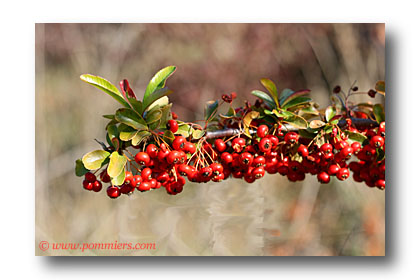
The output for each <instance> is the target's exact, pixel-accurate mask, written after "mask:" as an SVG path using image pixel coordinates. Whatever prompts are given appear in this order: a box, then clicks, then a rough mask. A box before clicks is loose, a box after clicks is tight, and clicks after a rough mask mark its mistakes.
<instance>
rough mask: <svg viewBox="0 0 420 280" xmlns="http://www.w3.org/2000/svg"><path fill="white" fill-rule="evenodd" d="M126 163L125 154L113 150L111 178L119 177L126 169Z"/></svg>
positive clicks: (110, 161) (109, 170) (110, 167)
mask: <svg viewBox="0 0 420 280" xmlns="http://www.w3.org/2000/svg"><path fill="white" fill-rule="evenodd" d="M126 163H127V158H126V157H125V156H121V155H120V154H119V153H118V152H117V151H115V152H113V153H112V154H111V156H110V157H109V165H108V169H107V172H108V175H109V176H110V177H111V178H115V177H117V176H118V175H120V173H121V171H123V170H124V167H125V164H126Z"/></svg>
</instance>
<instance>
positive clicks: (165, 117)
mask: <svg viewBox="0 0 420 280" xmlns="http://www.w3.org/2000/svg"><path fill="white" fill-rule="evenodd" d="M171 109H172V103H170V104H168V105H165V106H163V107H161V111H162V118H161V120H160V128H163V129H166V124H167V123H168V121H169V120H170V119H172V114H171Z"/></svg>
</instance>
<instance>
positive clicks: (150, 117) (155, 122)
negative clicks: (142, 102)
mask: <svg viewBox="0 0 420 280" xmlns="http://www.w3.org/2000/svg"><path fill="white" fill-rule="evenodd" d="M161 118H162V111H161V110H160V109H159V107H156V109H153V110H152V111H149V112H147V115H146V123H147V124H148V126H149V128H150V129H151V130H154V129H156V128H157V127H158V126H159V125H160V120H161Z"/></svg>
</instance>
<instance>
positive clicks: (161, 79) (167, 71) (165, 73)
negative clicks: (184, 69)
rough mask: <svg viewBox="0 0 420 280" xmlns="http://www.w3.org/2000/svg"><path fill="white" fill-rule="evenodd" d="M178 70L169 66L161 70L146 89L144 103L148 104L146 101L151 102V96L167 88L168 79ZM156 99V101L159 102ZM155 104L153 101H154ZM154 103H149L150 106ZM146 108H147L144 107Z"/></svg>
mask: <svg viewBox="0 0 420 280" xmlns="http://www.w3.org/2000/svg"><path fill="white" fill-rule="evenodd" d="M175 70H176V67H175V66H168V67H165V68H163V69H161V70H159V71H158V72H157V73H156V74H155V75H154V76H153V78H152V79H151V80H150V82H149V84H148V85H147V87H146V92H145V93H144V97H143V103H144V104H146V103H148V102H146V100H150V96H151V95H152V94H155V93H156V90H159V89H162V88H163V87H164V86H165V83H166V79H168V78H169V76H171V75H172V74H173V73H174V72H175ZM157 99H158V98H155V99H154V100H157ZM152 102H153V101H152ZM152 102H150V103H148V105H150V104H151V103H152ZM144 107H145V108H146V107H147V106H144Z"/></svg>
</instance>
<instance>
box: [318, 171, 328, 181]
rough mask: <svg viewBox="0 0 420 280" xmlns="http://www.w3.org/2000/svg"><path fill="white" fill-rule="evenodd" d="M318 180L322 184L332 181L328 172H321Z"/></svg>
mask: <svg viewBox="0 0 420 280" xmlns="http://www.w3.org/2000/svg"><path fill="white" fill-rule="evenodd" d="M317 178H318V181H319V182H320V183H322V184H327V183H328V182H329V181H330V175H328V173H327V172H324V171H323V172H321V173H319V174H318V176H317Z"/></svg>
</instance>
